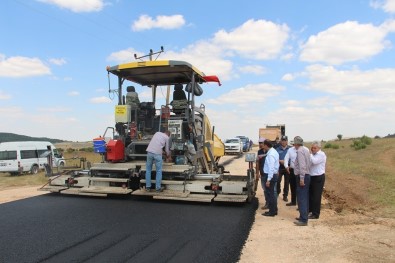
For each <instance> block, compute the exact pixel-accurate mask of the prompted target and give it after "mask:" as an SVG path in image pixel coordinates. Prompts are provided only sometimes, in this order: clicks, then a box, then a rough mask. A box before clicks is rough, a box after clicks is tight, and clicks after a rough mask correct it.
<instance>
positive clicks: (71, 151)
mask: <svg viewBox="0 0 395 263" xmlns="http://www.w3.org/2000/svg"><path fill="white" fill-rule="evenodd" d="M74 151H75V150H74V149H73V148H67V153H73V152H74Z"/></svg>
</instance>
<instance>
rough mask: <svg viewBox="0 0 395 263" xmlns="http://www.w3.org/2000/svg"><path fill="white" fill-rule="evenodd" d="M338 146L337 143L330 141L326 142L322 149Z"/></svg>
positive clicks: (336, 147) (337, 147)
mask: <svg viewBox="0 0 395 263" xmlns="http://www.w3.org/2000/svg"><path fill="white" fill-rule="evenodd" d="M339 147H340V146H339V145H338V144H332V143H330V142H327V143H325V145H324V149H330V148H332V149H339Z"/></svg>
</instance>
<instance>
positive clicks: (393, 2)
mask: <svg viewBox="0 0 395 263" xmlns="http://www.w3.org/2000/svg"><path fill="white" fill-rule="evenodd" d="M370 5H371V6H372V7H373V8H380V9H383V10H384V12H387V13H395V0H379V1H378V0H375V1H371V2H370Z"/></svg>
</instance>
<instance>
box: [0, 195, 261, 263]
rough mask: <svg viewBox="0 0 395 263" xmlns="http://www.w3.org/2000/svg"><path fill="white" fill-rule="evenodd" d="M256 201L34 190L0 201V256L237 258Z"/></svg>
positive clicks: (26, 259)
mask: <svg viewBox="0 0 395 263" xmlns="http://www.w3.org/2000/svg"><path fill="white" fill-rule="evenodd" d="M256 208H257V202H256V201H255V202H253V203H252V204H243V205H240V204H238V205H222V204H220V205H219V204H201V203H186V202H175V201H171V202H170V201H169V202H167V201H165V202H164V201H155V200H147V199H143V198H135V197H128V198H119V197H118V198H114V197H108V198H93V197H78V196H63V195H56V194H46V195H41V196H37V197H33V198H28V199H24V200H20V201H15V202H10V203H5V204H2V205H0V222H1V223H0V249H1V252H0V262H1V263H3V262H4V263H8V262H18V263H19V262H57V263H58V262H95V263H96V262H138V263H140V262H237V261H238V259H239V256H240V252H241V250H242V247H243V245H244V243H245V241H246V239H247V237H248V233H249V231H250V228H251V225H252V223H253V220H254V214H255V210H256Z"/></svg>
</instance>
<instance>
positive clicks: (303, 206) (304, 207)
mask: <svg viewBox="0 0 395 263" xmlns="http://www.w3.org/2000/svg"><path fill="white" fill-rule="evenodd" d="M309 187H310V175H308V174H306V175H305V176H304V186H300V177H299V175H297V176H296V195H297V198H296V199H297V201H298V207H299V215H300V216H299V218H300V219H299V220H300V221H301V222H304V223H307V221H308V214H309Z"/></svg>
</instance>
